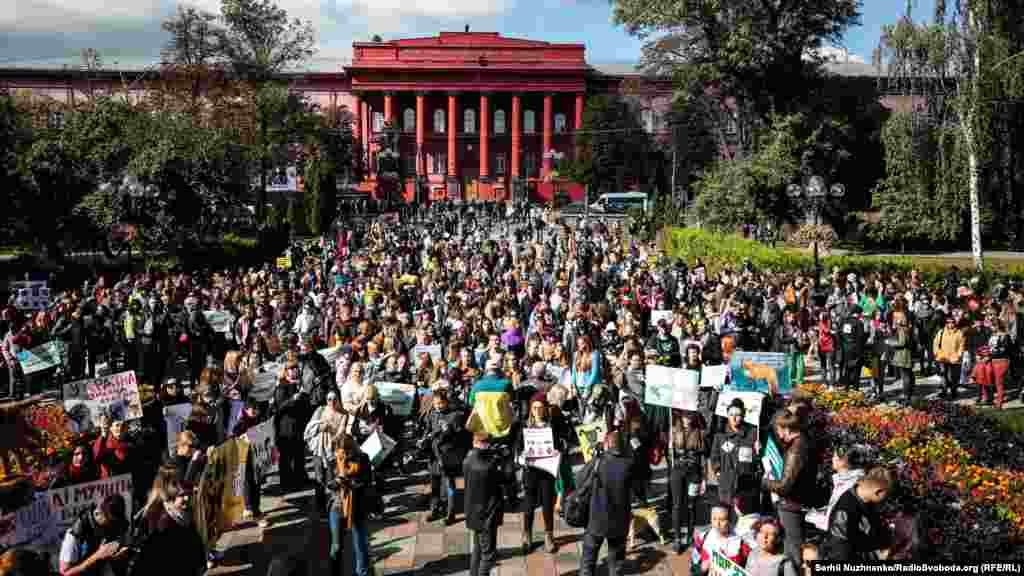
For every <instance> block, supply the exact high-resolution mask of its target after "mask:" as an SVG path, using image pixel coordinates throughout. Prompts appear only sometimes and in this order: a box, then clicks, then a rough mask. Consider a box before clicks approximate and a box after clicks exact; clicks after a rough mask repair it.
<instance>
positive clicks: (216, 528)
mask: <svg viewBox="0 0 1024 576" xmlns="http://www.w3.org/2000/svg"><path fill="white" fill-rule="evenodd" d="M248 456H249V441H248V440H247V439H246V438H245V437H242V438H233V439H231V440H228V441H227V442H225V443H224V444H221V445H220V446H218V447H216V448H214V449H213V450H212V451H211V452H210V453H209V458H208V460H207V462H206V468H205V469H204V470H203V476H202V479H201V480H200V482H199V492H198V494H197V495H196V498H195V502H194V505H193V515H194V518H193V519H194V521H195V525H196V529H197V530H198V531H199V536H200V537H201V538H202V539H203V542H204V543H205V544H206V546H207V547H209V546H211V545H212V544H214V543H216V542H217V539H218V538H220V535H221V534H223V533H224V531H225V530H227V529H228V528H230V527H231V526H233V525H234V524H235V522H237V521H238V520H239V519H241V517H242V511H243V510H244V509H245V463H246V460H247V459H248Z"/></svg>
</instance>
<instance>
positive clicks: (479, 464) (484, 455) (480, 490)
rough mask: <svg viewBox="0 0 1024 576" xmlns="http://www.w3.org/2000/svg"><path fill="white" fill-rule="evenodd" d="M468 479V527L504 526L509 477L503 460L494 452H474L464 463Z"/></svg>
mask: <svg viewBox="0 0 1024 576" xmlns="http://www.w3.org/2000/svg"><path fill="white" fill-rule="evenodd" d="M462 474H463V475H464V477H465V479H466V491H465V492H466V493H465V502H466V528H468V529H470V530H484V529H487V528H490V527H493V526H497V525H500V524H501V517H502V512H503V505H504V500H503V498H502V488H503V486H504V485H505V482H506V477H505V475H504V473H503V472H502V468H501V457H500V455H499V454H497V453H496V452H492V451H490V450H480V449H473V450H470V451H469V454H467V455H466V459H465V460H463V462H462Z"/></svg>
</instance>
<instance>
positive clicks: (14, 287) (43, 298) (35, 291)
mask: <svg viewBox="0 0 1024 576" xmlns="http://www.w3.org/2000/svg"><path fill="white" fill-rule="evenodd" d="M8 290H9V291H10V293H11V294H14V307H15V308H18V309H19V310H46V309H47V308H49V307H50V288H49V286H47V283H46V282H45V281H41V280H27V281H25V280H18V281H14V282H10V283H9V284H8Z"/></svg>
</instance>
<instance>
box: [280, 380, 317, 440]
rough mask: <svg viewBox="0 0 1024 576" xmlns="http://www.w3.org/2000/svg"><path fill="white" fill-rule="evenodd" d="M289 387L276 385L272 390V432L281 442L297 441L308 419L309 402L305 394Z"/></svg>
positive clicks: (293, 387)
mask: <svg viewBox="0 0 1024 576" xmlns="http://www.w3.org/2000/svg"><path fill="white" fill-rule="evenodd" d="M297 392H298V389H297V388H296V387H295V386H291V385H278V386H277V388H275V389H274V405H275V410H276V411H275V413H274V430H275V431H277V437H278V438H280V439H283V440H298V439H301V438H302V432H303V431H304V429H305V427H306V421H307V420H308V419H309V416H310V411H309V402H308V400H307V396H306V395H305V394H302V393H299V394H298V395H297V396H296V393H297Z"/></svg>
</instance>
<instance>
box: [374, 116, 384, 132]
mask: <svg viewBox="0 0 1024 576" xmlns="http://www.w3.org/2000/svg"><path fill="white" fill-rule="evenodd" d="M373 131H374V132H383V131H384V113H383V112H374V113H373Z"/></svg>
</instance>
